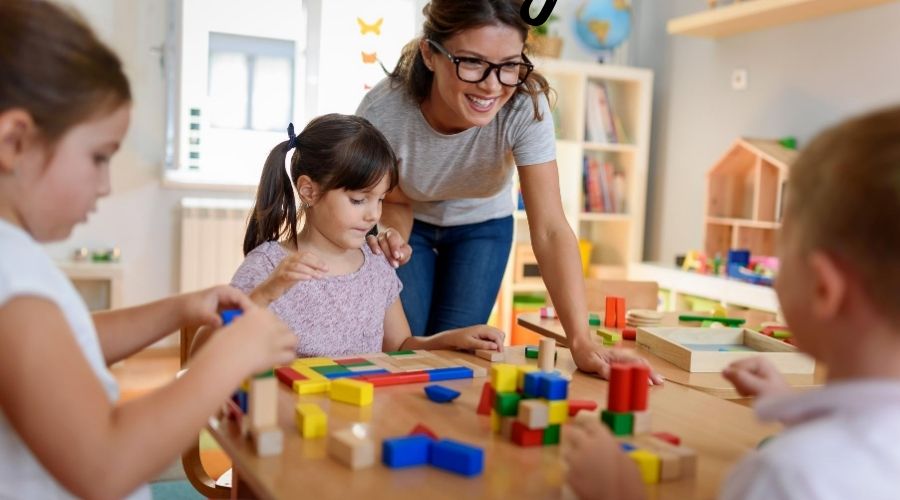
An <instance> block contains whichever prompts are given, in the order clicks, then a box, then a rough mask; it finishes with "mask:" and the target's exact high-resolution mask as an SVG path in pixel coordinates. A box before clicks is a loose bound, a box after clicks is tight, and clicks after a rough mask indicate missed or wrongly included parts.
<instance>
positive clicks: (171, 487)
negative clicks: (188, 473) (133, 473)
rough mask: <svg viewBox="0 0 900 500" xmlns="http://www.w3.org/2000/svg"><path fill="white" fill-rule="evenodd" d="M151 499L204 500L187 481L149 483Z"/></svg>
mask: <svg viewBox="0 0 900 500" xmlns="http://www.w3.org/2000/svg"><path fill="white" fill-rule="evenodd" d="M150 492H151V493H152V494H153V500H204V497H203V496H201V495H200V494H199V493H197V490H195V489H194V487H193V486H191V483H189V482H187V481H160V482H157V483H150Z"/></svg>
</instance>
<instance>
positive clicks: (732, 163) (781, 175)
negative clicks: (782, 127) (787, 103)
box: [704, 139, 797, 258]
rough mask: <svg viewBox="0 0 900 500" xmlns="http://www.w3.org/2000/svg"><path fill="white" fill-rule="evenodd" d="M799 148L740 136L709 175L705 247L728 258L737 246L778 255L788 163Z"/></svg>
mask: <svg viewBox="0 0 900 500" xmlns="http://www.w3.org/2000/svg"><path fill="white" fill-rule="evenodd" d="M796 157H797V152H796V151H794V150H792V149H788V148H785V147H784V146H782V145H780V144H779V143H778V142H777V141H770V140H762V139H738V140H737V141H735V142H734V144H733V145H732V146H731V148H729V149H728V152H726V153H725V155H724V156H722V158H721V159H719V161H717V162H716V163H715V164H714V165H713V167H712V168H710V169H709V172H707V174H706V186H707V189H706V220H705V222H706V225H705V228H704V234H705V237H704V242H705V244H704V251H705V252H706V255H707V256H710V257H711V256H714V255H716V254H719V255H721V256H722V257H723V258H724V257H725V256H726V255H727V254H728V250H729V249H732V248H742V249H743V248H745V249H748V250H750V253H751V254H752V255H774V254H775V231H776V230H777V229H778V228H779V227H780V226H781V207H782V205H783V202H784V186H785V183H786V182H787V178H788V168H789V166H790V164H791V163H793V161H794V159H795V158H796Z"/></svg>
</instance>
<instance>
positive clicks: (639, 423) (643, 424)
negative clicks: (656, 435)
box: [631, 410, 650, 434]
mask: <svg viewBox="0 0 900 500" xmlns="http://www.w3.org/2000/svg"><path fill="white" fill-rule="evenodd" d="M631 414H632V424H631V432H632V434H648V433H649V432H650V412H649V411H646V410H644V411H633V412H631Z"/></svg>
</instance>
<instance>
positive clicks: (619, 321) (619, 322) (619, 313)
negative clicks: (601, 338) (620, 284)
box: [616, 297, 625, 328]
mask: <svg viewBox="0 0 900 500" xmlns="http://www.w3.org/2000/svg"><path fill="white" fill-rule="evenodd" d="M616 328H625V299H623V298H622V297H616Z"/></svg>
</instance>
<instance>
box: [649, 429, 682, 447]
mask: <svg viewBox="0 0 900 500" xmlns="http://www.w3.org/2000/svg"><path fill="white" fill-rule="evenodd" d="M653 437H655V438H657V439H662V440H663V441H666V442H668V443H671V444H672V445H673V446H679V445H681V438H680V437H678V436H676V435H675V434H672V433H671V432H654V433H653Z"/></svg>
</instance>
